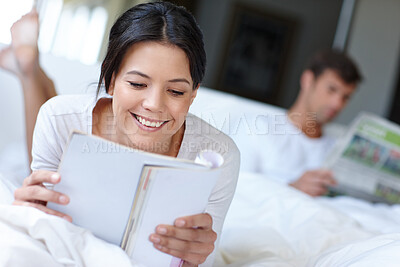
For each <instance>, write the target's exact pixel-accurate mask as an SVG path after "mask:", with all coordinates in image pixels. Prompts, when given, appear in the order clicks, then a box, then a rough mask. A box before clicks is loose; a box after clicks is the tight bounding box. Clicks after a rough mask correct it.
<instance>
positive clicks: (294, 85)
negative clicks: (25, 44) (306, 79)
mask: <svg viewBox="0 0 400 267" xmlns="http://www.w3.org/2000/svg"><path fill="white" fill-rule="evenodd" d="M235 3H242V4H244V5H246V6H249V7H253V8H255V9H257V10H260V11H265V12H267V13H274V14H277V15H279V14H280V15H281V16H283V17H288V18H291V19H294V20H296V21H297V27H296V35H295V38H294V39H293V44H292V51H291V52H292V53H291V54H290V55H289V57H290V61H289V62H288V65H287V66H286V67H287V71H286V73H285V74H284V75H285V76H284V78H283V81H282V92H281V95H280V99H281V101H280V102H281V103H282V104H281V105H282V106H283V107H286V108H287V107H289V106H290V105H291V104H292V103H293V101H294V99H295V97H296V96H297V92H298V90H299V78H300V74H301V71H302V69H303V67H304V65H305V61H306V60H307V58H308V57H310V56H311V55H312V54H313V53H314V52H315V50H316V49H320V48H326V47H330V46H331V45H332V42H333V39H334V36H335V32H336V25H337V20H338V17H339V14H340V10H341V5H342V1H339V0H335V1H317V0H201V1H199V6H198V11H197V14H196V15H197V20H198V23H199V25H200V27H201V28H202V30H203V33H204V39H205V46H206V52H207V60H208V63H207V69H206V76H205V79H204V85H205V86H208V87H215V86H216V84H217V80H218V76H217V75H218V74H219V67H220V61H221V60H222V58H223V55H224V52H225V51H224V49H225V44H226V43H225V42H226V39H227V38H228V37H229V32H230V25H229V23H230V21H231V19H232V15H233V8H234V4H235Z"/></svg>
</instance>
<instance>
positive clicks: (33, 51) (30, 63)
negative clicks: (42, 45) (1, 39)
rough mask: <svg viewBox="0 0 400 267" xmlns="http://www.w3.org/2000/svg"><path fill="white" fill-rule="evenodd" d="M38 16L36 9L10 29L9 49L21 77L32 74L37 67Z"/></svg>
mask: <svg viewBox="0 0 400 267" xmlns="http://www.w3.org/2000/svg"><path fill="white" fill-rule="evenodd" d="M38 37H39V16H38V13H37V11H36V9H32V10H31V11H30V12H29V13H27V14H26V15H24V16H22V17H21V18H20V19H19V20H17V21H16V22H15V23H14V24H13V26H12V27H11V39H12V42H11V47H12V50H13V51H14V56H15V59H16V62H17V64H18V68H19V70H20V72H21V73H22V74H23V75H29V74H33V72H34V71H35V70H37V69H38V66H39V50H38V46H37V41H38Z"/></svg>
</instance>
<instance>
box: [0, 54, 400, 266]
mask: <svg viewBox="0 0 400 267" xmlns="http://www.w3.org/2000/svg"><path fill="white" fill-rule="evenodd" d="M42 62H43V65H44V66H47V70H48V71H49V73H50V75H51V76H52V77H53V79H54V80H55V82H56V84H57V87H58V89H59V92H61V93H78V92H79V93H85V92H87V88H88V84H89V83H90V82H95V81H96V77H97V73H98V66H90V67H88V66H81V65H80V64H79V63H76V62H66V61H65V60H63V59H57V58H53V57H51V56H44V58H43V59H42ZM60 66H66V67H64V68H62V69H61V67H60ZM66 69H67V70H68V71H69V73H70V76H73V77H74V79H66V78H65V73H64V71H65V70H66ZM0 81H1V86H2V87H3V88H13V87H18V83H17V82H16V80H15V79H14V78H12V77H11V76H10V75H8V74H5V73H3V72H0ZM68 87H71V88H73V90H69V89H68ZM12 90H14V91H11V90H10V89H8V90H7V91H6V92H5V93H4V94H3V95H6V97H7V99H8V100H9V101H8V102H10V103H7V105H5V106H2V107H1V109H2V110H1V112H2V114H5V113H7V114H9V115H8V116H7V118H6V119H5V118H4V117H2V121H1V123H2V125H7V124H10V123H12V122H14V123H15V122H16V121H17V122H19V123H20V124H22V123H21V120H22V119H23V117H22V111H21V109H22V103H21V97H20V91H18V89H12ZM191 112H192V113H194V114H196V115H198V116H199V117H201V118H203V119H204V120H206V121H208V122H209V123H211V124H212V125H214V126H216V127H217V128H219V129H221V130H222V131H224V132H225V133H227V134H229V135H230V136H231V137H232V138H233V139H234V140H235V142H236V143H237V145H238V147H239V149H240V151H241V154H242V159H243V160H244V161H243V162H242V167H243V168H242V169H241V172H240V177H239V182H238V186H237V190H236V194H235V197H234V199H233V202H232V205H231V208H230V210H229V212H228V215H227V218H226V221H225V226H224V230H223V233H222V236H221V241H220V246H219V249H218V253H217V259H216V262H215V264H214V265H215V266H398V263H399V262H400V253H399V251H400V205H392V206H389V205H385V204H371V203H368V202H365V201H362V200H358V199H354V198H351V197H336V198H326V197H320V198H311V197H309V196H307V195H305V194H303V193H301V192H299V191H296V190H294V189H293V188H290V187H287V186H285V185H282V184H279V183H277V182H274V181H273V180H270V179H268V178H267V177H264V176H262V175H259V174H257V173H253V172H250V171H248V170H247V168H246V164H249V163H251V161H252V160H256V159H254V158H253V155H252V154H253V153H252V151H251V150H250V149H248V147H247V146H246V140H247V138H249V134H252V133H257V131H263V130H266V129H262V128H260V127H262V126H260V125H258V123H257V118H259V117H260V116H264V117H265V116H267V117H269V116H270V117H271V118H272V117H273V116H280V115H282V114H284V112H285V110H283V109H281V108H279V107H275V106H271V105H267V104H262V103H258V102H255V101H251V100H248V99H244V98H241V97H237V96H233V95H229V94H226V93H223V92H220V91H215V90H212V89H209V88H200V89H199V92H198V96H197V99H196V100H195V102H194V104H193V106H192V107H191ZM3 129H4V130H3V131H2V133H1V136H0V140H1V142H0V149H1V150H0V172H1V175H0V203H1V204H0V236H1V237H2V238H1V239H0V250H1V251H2V253H0V266H28V265H29V266H140V265H139V264H137V263H132V262H130V261H129V259H128V258H127V256H126V255H125V254H124V253H123V252H122V250H121V249H119V248H118V247H116V246H113V245H110V244H107V243H106V242H104V241H102V240H99V239H97V238H96V237H94V236H93V235H92V234H91V233H90V232H88V231H86V230H84V229H82V228H79V227H77V226H74V225H72V224H69V223H67V222H66V221H64V220H62V219H59V218H56V217H53V216H49V215H46V214H43V213H41V212H40V211H37V210H35V209H31V208H28V207H15V206H11V205H10V203H11V202H12V192H13V190H14V189H15V188H16V187H17V186H18V185H20V184H21V183H22V180H23V178H24V177H25V176H26V174H27V173H28V167H27V159H26V155H25V146H24V142H23V133H21V131H23V129H22V126H21V125H18V126H15V125H14V124H13V125H10V127H3ZM344 129H345V127H344V126H343V125H338V124H332V125H331V126H330V127H329V129H327V130H328V132H329V134H333V135H337V136H339V135H340V134H342V133H343V131H344ZM261 160H262V159H261ZM38 259H40V261H39V260H38Z"/></svg>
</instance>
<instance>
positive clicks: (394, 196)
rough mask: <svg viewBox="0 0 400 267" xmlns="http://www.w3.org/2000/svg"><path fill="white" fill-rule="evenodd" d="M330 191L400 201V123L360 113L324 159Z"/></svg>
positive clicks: (373, 198)
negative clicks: (331, 181) (331, 184)
mask: <svg viewBox="0 0 400 267" xmlns="http://www.w3.org/2000/svg"><path fill="white" fill-rule="evenodd" d="M325 167H327V168H330V169H331V170H332V171H333V174H334V177H335V179H336V181H337V183H338V184H337V186H335V187H333V188H331V191H333V192H335V193H339V194H346V195H351V196H354V197H358V198H363V199H366V200H369V201H372V202H386V203H400V126H399V125H397V124H395V123H392V122H390V121H388V120H386V119H383V118H381V117H378V116H376V115H373V114H370V113H361V114H360V115H359V116H358V117H357V118H356V119H355V120H354V122H353V123H352V124H351V126H350V129H349V130H348V132H347V134H346V135H345V136H344V138H343V139H342V140H341V141H339V142H338V144H337V145H336V146H335V148H334V149H333V150H332V152H331V154H330V155H329V156H328V158H327V161H326V162H325Z"/></svg>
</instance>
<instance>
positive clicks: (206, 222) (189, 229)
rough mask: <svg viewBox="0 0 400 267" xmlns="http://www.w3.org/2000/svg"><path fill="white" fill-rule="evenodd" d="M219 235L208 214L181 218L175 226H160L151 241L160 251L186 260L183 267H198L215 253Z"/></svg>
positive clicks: (151, 236)
mask: <svg viewBox="0 0 400 267" xmlns="http://www.w3.org/2000/svg"><path fill="white" fill-rule="evenodd" d="M216 239H217V234H216V233H215V232H214V231H213V230H212V218H211V216H210V215H209V214H207V213H202V214H197V215H193V216H187V217H181V218H178V219H176V220H175V223H174V225H158V226H157V228H156V233H155V234H152V235H150V241H151V242H153V244H154V247H155V248H157V249H158V250H160V251H162V252H165V253H167V254H170V255H172V256H174V257H177V258H180V259H182V260H184V261H185V262H184V265H183V266H197V265H199V264H201V263H203V262H204V261H205V260H206V259H207V257H208V255H210V254H211V253H212V252H213V251H214V242H215V240H216Z"/></svg>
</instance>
